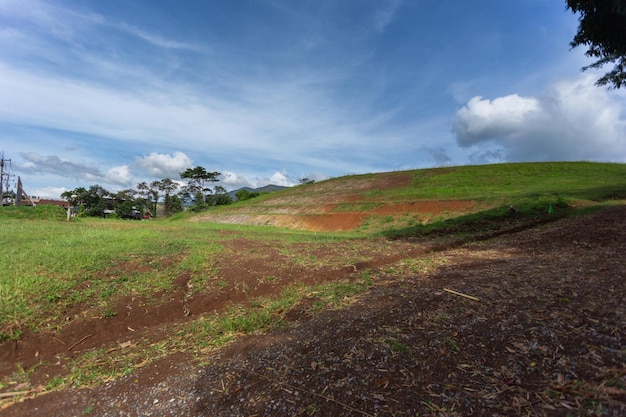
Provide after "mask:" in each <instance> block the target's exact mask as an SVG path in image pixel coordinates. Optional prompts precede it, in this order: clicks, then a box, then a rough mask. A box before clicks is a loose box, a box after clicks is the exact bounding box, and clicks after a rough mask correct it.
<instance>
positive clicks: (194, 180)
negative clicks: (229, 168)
mask: <svg viewBox="0 0 626 417" xmlns="http://www.w3.org/2000/svg"><path fill="white" fill-rule="evenodd" d="M220 175H222V174H221V173H219V172H208V171H207V170H206V169H205V168H203V167H201V166H196V167H194V168H187V169H186V170H184V171H183V172H181V173H180V177H181V178H184V179H186V180H188V182H189V183H188V185H187V190H188V191H189V192H190V193H191V194H193V195H194V196H196V204H198V201H197V199H198V197H200V196H201V199H202V206H203V207H204V206H206V194H207V193H209V192H211V189H210V188H209V187H207V186H206V184H207V183H210V182H218V181H219V176H220Z"/></svg>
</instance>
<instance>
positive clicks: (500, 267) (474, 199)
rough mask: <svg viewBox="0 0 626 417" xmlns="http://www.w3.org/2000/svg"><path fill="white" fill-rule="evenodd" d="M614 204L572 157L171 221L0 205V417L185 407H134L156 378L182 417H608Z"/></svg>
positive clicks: (266, 198) (609, 192)
mask: <svg viewBox="0 0 626 417" xmlns="http://www.w3.org/2000/svg"><path fill="white" fill-rule="evenodd" d="M624 199H626V165H624V164H600V163H585V162H581V163H532V164H530V163H529V164H502V165H487V166H468V167H450V168H439V169H427V170H412V171H402V172H389V173H379V174H367V175H357V176H346V177H341V178H335V179H331V180H328V181H323V182H319V183H314V184H307V185H302V186H298V187H294V188H291V189H287V190H283V191H279V192H276V193H272V194H269V195H263V196H260V197H258V198H255V199H252V200H247V201H244V202H239V203H236V204H233V205H231V206H226V207H220V208H212V209H210V210H208V211H207V212H205V213H201V214H191V213H185V214H184V215H180V216H177V217H175V218H172V219H169V220H166V219H165V218H159V219H156V220H154V221H142V222H130V221H123V220H119V219H102V218H81V219H77V220H76V221H72V222H67V221H65V220H64V219H65V217H64V213H63V210H62V209H59V208H57V207H54V208H52V207H45V206H40V207H18V208H11V207H4V208H2V209H0V236H3V239H1V240H0V265H3V268H2V272H1V273H0V410H2V411H3V415H5V414H6V413H8V414H6V415H8V416H12V415H15V416H23V415H33V416H35V415H42V416H43V415H45V416H48V415H108V414H106V412H107V411H103V413H100V411H99V407H102V406H103V405H104V408H107V410H110V404H116V406H117V405H118V404H119V402H117V399H119V398H126V399H129V400H128V401H129V404H131V405H132V406H133V407H134V406H137V407H138V406H139V405H137V404H133V403H132V401H134V400H133V398H135V397H136V398H138V399H143V398H150V400H149V401H146V402H145V405H146V406H147V407H149V408H150V411H149V412H150V413H152V414H154V413H155V410H156V409H155V407H157V406H161V405H165V404H167V405H171V406H172V407H181V405H180V404H179V403H178V402H171V401H169V400H168V401H166V400H165V398H163V397H159V398H155V397H150V396H146V393H148V392H151V390H152V389H153V388H154V387H155V385H154V384H157V388H158V386H161V383H160V382H159V381H167V387H168V392H181V393H182V394H181V397H180V398H187V399H188V401H190V404H192V403H193V402H194V401H197V399H198V398H200V397H201V398H205V397H206V399H207V401H206V402H205V401H204V400H202V405H203V406H206V405H207V404H209V405H211V406H212V407H213V406H214V407H217V408H216V409H215V410H213V412H210V411H209V410H208V409H207V410H206V411H203V412H202V413H201V414H200V415H231V414H238V415H254V414H259V415H260V414H264V412H263V410H262V409H258V408H255V407H257V405H259V404H262V403H268V404H269V403H272V404H290V405H289V407H292V405H294V404H296V403H301V404H300V405H301V406H302V410H301V412H298V413H292V414H290V415H310V416H313V415H354V414H353V413H352V411H353V410H354V409H356V407H358V409H360V410H364V411H365V412H364V413H362V414H364V415H378V414H377V413H378V411H380V410H382V409H379V408H378V407H379V405H380V402H381V401H382V400H381V398H384V399H387V398H389V399H394V401H389V402H386V403H387V404H388V405H389V407H391V408H389V409H388V410H387V411H389V412H390V413H389V414H395V415H401V414H402V415H416V414H419V415H444V414H445V415H468V414H470V412H471V413H472V414H476V415H509V414H511V410H512V409H510V408H508V409H507V408H506V407H508V406H509V405H510V404H518V405H519V410H517V411H516V413H515V415H522V414H532V415H546V416H548V415H550V416H551V415H565V414H566V413H567V412H568V411H571V410H572V409H574V408H578V409H579V412H578V413H573V414H572V415H609V414H610V415H618V414H619V415H623V410H626V404H625V403H624V398H625V397H624V389H623V388H624V383H623V381H624V380H626V379H625V378H626V375H625V374H624V369H623V367H616V366H615V364H616V363H618V364H622V363H624V352H626V350H625V349H624V340H626V337H625V335H624V332H623V331H621V332H620V329H624V328H626V327H625V326H624V317H626V314H624V307H623V295H624V291H623V287H624V286H623V276H624V266H623V265H624V264H625V263H624V256H623V254H624V253H626V250H625V249H626V248H625V247H624V246H625V243H624V242H626V239H624V230H626V229H625V228H624V223H625V221H626V220H625V219H626V217H625V216H624V213H625V212H626V211H625V210H626V209H625V207H626V206H625V205H624ZM511 206H515V207H516V209H515V210H512V209H510V207H511ZM611 206H613V207H611ZM550 207H552V212H550V210H549V208H550ZM596 209H598V210H599V209H603V210H601V211H597V212H595V213H590V211H591V210H596ZM59 210H61V211H59ZM579 215H580V216H579ZM188 220H191V221H188ZM218 221H219V222H222V223H215V222H218ZM226 223H231V224H226ZM244 225H245V226H244ZM249 225H256V226H249ZM259 225H262V226H259ZM264 225H272V226H280V227H282V228H278V227H265V226H264ZM293 229H301V230H293ZM312 231H316V233H313V232H312ZM318 231H322V232H318ZM338 231H340V232H338ZM494 237H501V238H495V239H491V238H494ZM466 242H471V244H469V245H464V243H466ZM445 289H454V290H455V291H458V292H457V293H456V295H450V294H451V293H449V292H447V291H445ZM459 292H460V294H462V295H463V294H464V295H470V296H471V297H473V298H471V299H470V298H466V297H463V296H459V295H458V294H459ZM494 329H498V331H497V332H494V331H493V330H494ZM245 335H249V336H248V337H246V336H245ZM607 346H608V347H610V349H607ZM581 347H584V349H581ZM285 349H286V350H285ZM371 353H373V354H375V355H377V356H376V357H375V358H374V359H376V358H378V359H376V361H373V359H372V356H371V355H370V354H371ZM209 355H214V356H213V357H214V358H216V359H210V360H209V359H207V358H209V357H210V356H209ZM242 358H243V359H242ZM250 358H251V359H250ZM249 359H250V360H249ZM281 361H287V362H281ZM303 364H304V366H303ZM309 364H310V365H309ZM373 364H375V365H374V367H372V365H373ZM178 365H184V366H185V370H184V372H180V373H177V371H176V369H177V368H176V366H178ZM587 365H589V366H587ZM591 365H593V366H591ZM222 366H223V367H222ZM199 369H203V371H202V373H199V372H198V370H199ZM270 369H275V370H280V369H282V370H288V372H285V373H284V374H283V375H284V378H285V379H284V381H286V383H287V384H290V385H289V387H287V386H286V385H285V386H280V387H277V389H275V390H272V389H271V386H272V385H274V386H275V387H276V385H275V383H274V382H272V381H274V380H276V378H278V374H276V375H274V374H272V375H274V376H271V378H274V379H273V380H268V381H269V382H272V383H265V382H266V381H265V380H263V383H259V379H258V378H259V377H260V375H269V373H268V372H269V370H270ZM572 369H575V370H576V373H575V374H574V372H573V371H571V370H572ZM249 370H252V372H249ZM329 370H331V371H332V372H328V371H329ZM570 371H571V372H570ZM142 372H154V373H151V374H146V373H143V374H142ZM281 372H282V371H281ZM129 374H134V376H132V377H128V378H122V377H123V376H125V375H126V376H128V375H129ZM157 374H158V375H159V378H160V377H161V376H163V377H166V378H168V379H167V380H165V379H163V380H161V379H154V378H153V377H154V376H156V375H157ZM198 375H204V376H203V377H201V378H200V377H198ZM225 375H233V378H232V379H231V378H227V377H224V376H225ZM235 376H236V377H235ZM261 377H262V376H261ZM198 378H200V379H198ZM281 378H283V377H282V376H281ZM459 378H460V379H459ZM350 380H353V381H362V383H358V384H352V385H351V386H350V390H349V391H350V392H352V393H353V394H348V390H347V389H346V386H345V385H343V383H342V384H340V385H337V382H338V381H344V382H346V383H348V382H349V381H350ZM234 381H236V383H237V384H239V383H240V384H241V385H240V386H233V385H230V384H231V383H234ZM104 382H107V384H103V383H104ZM177 382H179V383H180V384H179V385H178V386H179V388H180V390H179V391H171V390H172V389H174V388H175V386H176V384H177ZM181 384H182V385H181ZM212 384H219V385H215V386H213V385H212ZM303 384H304V385H303ZM394 384H395V385H394ZM295 385H298V387H299V388H298V390H299V394H298V395H300V396H301V397H300V398H306V399H307V400H306V401H309V402H302V401H300V400H299V399H298V401H294V399H296V397H295V396H294V395H295V394H294V393H295V391H294V389H293V387H294V386H295ZM112 387H117V388H115V392H112V391H97V390H98V389H102V390H109V389H113V388H112ZM193 387H195V388H193ZM211 387H213V388H211ZM241 387H245V389H241ZM268 387H269V388H268ZM433 387H439V388H437V391H436V392H435V391H432V390H431V388H433ZM74 388H88V389H87V390H74ZM285 388H288V389H285ZM154 389H156V388H154ZM266 389H269V391H263V390H266ZM55 391H57V392H55ZM157 391H158V390H157ZM161 391H162V390H161ZM46 392H49V393H50V394H49V395H48V394H42V393H46ZM132 392H141V393H142V395H139V396H135V395H130V394H129V393H132ZM155 392H156V391H155ZM319 392H323V393H325V394H324V395H325V396H324V397H321V396H320V395H317V394H313V395H312V396H309V395H308V393H319ZM83 393H84V394H83ZM191 393H193V395H191ZM477 393H484V396H482V394H481V396H480V397H477V396H476V395H477ZM557 393H558V394H557ZM55 394H59V395H58V396H55ZM244 394H245V395H249V396H250V397H249V398H251V399H254V401H242V400H241V399H242V398H243V397H241V395H244ZM287 394H288V397H286V399H285V398H283V397H282V396H283V395H287ZM29 395H37V397H36V398H34V399H32V400H28V401H22V400H23V399H24V397H27V396H29ZM83 395H84V398H83V397H81V396H83ZM168 395H169V394H168ZM76 396H79V397H81V398H77V397H76ZM99 396H100V397H101V398H102V400H98V401H95V402H94V398H96V397H99ZM342 396H343V397H342ZM346 396H347V397H346ZM59 398H62V399H63V400H62V401H59V402H57V401H58V399H59ZM259 398H266V399H267V401H256V399H259ZM334 398H337V399H339V401H340V402H336V401H335V402H333V401H334V400H333V399H334ZM446 398H450V399H452V400H450V401H454V402H448V400H447V399H446ZM481 398H491V399H494V401H491V400H490V401H484V400H483V399H481ZM534 398H539V399H540V400H541V401H535V400H534ZM422 399H429V400H428V401H422ZM456 399H460V400H459V401H458V402H457V400H456ZM156 400H158V401H156ZM317 400H319V401H317ZM330 400H333V401H330ZM329 401H330V402H329ZM355 401H356V402H355ZM343 404H353V406H351V407H352V408H351V409H350V410H347V409H345V407H344V406H343ZM542 404H543V405H542ZM192 406H193V407H195V406H196V404H192ZM540 406H541V407H543V408H542V411H541V412H536V408H537V407H540ZM51 407H58V408H57V409H58V410H62V411H61V412H56V413H55V412H51V411H50V410H52V409H53V408H51ZM233 407H234V408H233ZM238 407H243V408H242V409H241V412H237V413H234V412H233V410H236V409H238ZM246 407H249V409H245V410H244V408H246ZM333 407H335V408H333ZM463 407H465V408H463ZM394 408H395V409H396V411H397V412H394ZM452 409H454V410H459V411H458V412H456V411H455V412H454V413H452V412H449V413H448V412H447V411H450V410H452ZM35 410H41V413H40V414H38V411H35ZM194 410H195V409H194ZM226 410H228V411H226ZM281 410H282V409H281ZM284 410H287V408H285V409H284ZM316 410H317V411H319V412H317V411H316ZM376 410H378V411H376ZM442 410H443V411H442ZM446 410H447V411H446ZM553 410H558V414H555V412H554V411H553ZM605 410H612V411H611V413H612V414H611V413H609V412H607V413H602V411H605ZM196 411H197V410H196ZM522 411H524V412H522ZM444 412H445V413H444ZM156 413H157V414H160V415H198V414H197V413H196V414H194V413H193V411H191V412H185V411H184V410H183V409H177V410H176V412H175V413H166V412H159V411H158V410H157V411H156ZM129 414H132V415H137V414H144V413H142V412H138V411H137V410H134V411H133V412H129ZM288 414H289V412H287V411H284V412H281V415H288Z"/></svg>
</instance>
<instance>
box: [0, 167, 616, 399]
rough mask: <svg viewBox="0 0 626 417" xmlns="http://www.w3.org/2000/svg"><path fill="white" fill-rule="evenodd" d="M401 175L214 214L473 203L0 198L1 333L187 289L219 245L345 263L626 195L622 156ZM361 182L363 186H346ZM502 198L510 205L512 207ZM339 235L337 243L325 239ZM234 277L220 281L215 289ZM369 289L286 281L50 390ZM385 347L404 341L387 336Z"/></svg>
mask: <svg viewBox="0 0 626 417" xmlns="http://www.w3.org/2000/svg"><path fill="white" fill-rule="evenodd" d="M397 174H398V175H402V176H403V177H404V178H406V177H407V175H408V177H409V178H410V181H409V184H405V185H403V186H401V187H397V188H392V187H387V188H378V189H375V190H371V189H367V187H366V186H363V184H365V185H368V184H373V183H375V182H376V181H377V179H378V178H379V177H378V176H377V175H376V174H368V175H362V176H352V177H343V178H338V179H333V180H329V181H323V182H320V183H315V184H308V185H303V186H299V187H294V188H293V189H290V190H284V191H281V192H277V193H272V194H268V195H264V196H262V197H259V198H256V199H252V200H247V201H244V202H240V203H237V204H235V205H233V206H232V207H222V208H219V211H220V212H223V213H227V212H228V210H241V209H242V208H243V209H246V208H247V209H248V210H251V211H254V210H258V211H263V210H265V211H266V210H267V207H268V206H269V207H277V208H281V207H282V208H283V209H284V208H287V207H290V206H303V205H306V204H307V201H309V202H310V201H312V199H313V200H314V201H315V202H316V203H319V204H324V202H325V199H335V200H334V201H336V198H337V196H347V195H349V196H350V199H347V200H346V201H345V202H343V203H341V204H340V205H339V206H338V210H339V211H352V210H365V209H369V210H371V209H375V208H378V207H379V206H380V205H381V204H383V203H384V202H410V201H417V200H428V199H440V200H446V199H447V200H463V199H466V200H473V201H478V202H480V204H478V205H477V206H476V210H475V212H473V213H461V214H459V213H446V214H442V215H440V216H439V217H437V218H431V219H429V221H428V222H421V221H419V219H418V218H416V217H415V216H413V215H411V216H407V215H404V216H400V218H398V217H391V216H380V217H379V218H371V219H368V224H369V227H363V228H362V229H361V230H357V231H353V232H344V233H311V232H304V231H293V230H287V229H279V228H274V227H261V226H244V225H226V224H214V223H202V222H199V223H194V222H190V221H188V220H189V219H190V218H191V217H193V216H195V214H180V215H177V216H175V217H174V218H170V219H158V220H154V221H149V222H132V221H123V220H113V219H106V220H105V219H90V218H81V219H77V220H74V221H72V222H66V221H65V212H64V210H63V209H60V208H58V207H45V206H41V207H17V208H15V207H1V208H0V235H1V236H2V239H1V240H0V265H2V266H3V267H2V269H1V270H0V341H1V340H3V339H9V338H12V339H17V338H19V337H20V334H21V331H22V330H24V329H26V328H29V329H32V330H34V331H40V330H44V329H52V330H54V329H55V328H58V327H59V326H62V325H63V323H64V320H63V317H61V315H62V314H63V312H64V311H67V310H68V309H70V308H71V307H72V306H75V305H80V306H81V307H83V308H84V309H86V311H88V313H89V314H91V315H93V316H98V317H113V316H114V315H115V314H118V313H119V312H117V311H115V308H114V307H115V301H116V300H118V299H119V298H121V297H124V296H128V295H129V294H140V295H144V296H146V297H147V298H148V299H149V298H150V297H151V296H152V295H153V294H155V293H158V292H160V291H167V290H168V289H170V288H171V287H172V285H173V283H174V282H175V280H176V278H177V277H180V276H184V277H185V278H189V279H190V282H191V283H192V284H193V289H194V290H200V289H202V288H206V287H207V286H208V285H209V283H212V284H210V285H214V283H215V282H216V281H215V279H216V278H217V277H219V271H218V265H219V261H220V259H221V257H222V256H229V255H231V254H228V253H226V251H227V249H226V248H225V243H226V242H227V241H230V240H232V239H242V238H243V239H247V240H259V241H268V242H270V243H271V245H272V246H273V247H275V248H277V249H278V250H279V253H280V254H281V255H282V256H284V257H285V259H286V260H287V261H288V262H290V263H291V264H292V265H294V266H301V267H303V268H310V269H315V268H319V267H328V266H332V267H339V268H340V267H343V266H346V265H354V264H356V263H358V262H363V261H368V259H361V257H362V255H361V254H360V253H359V251H358V250H357V249H350V248H356V247H357V246H358V245H368V244H374V243H372V242H373V241H374V240H373V239H371V238H372V237H380V236H384V237H393V238H396V237H403V236H424V237H429V238H430V237H433V236H434V237H438V236H441V235H454V236H472V235H476V234H479V233H489V232H490V231H492V230H498V229H500V228H501V227H503V225H504V226H506V225H515V224H516V222H518V221H520V220H521V221H527V220H534V219H548V220H549V219H550V218H558V217H561V216H569V215H573V214H576V213H578V212H580V210H581V209H578V208H577V207H578V205H579V203H581V202H586V203H588V202H593V203H594V206H593V207H598V206H601V205H608V204H611V202H612V201H613V200H620V199H626V165H624V164H597V163H586V162H577V163H542V164H502V165H489V166H470V167H454V168H440V169H429V170H415V171H406V172H401V173H397ZM388 175H395V174H394V173H392V174H388ZM357 183H358V184H360V185H359V187H354V188H352V187H351V184H357ZM348 200H350V201H348ZM281 202H282V203H281ZM597 203H600V204H597ZM281 204H282V205H281ZM510 205H515V206H516V207H517V209H518V212H516V213H512V212H511V211H509V210H508V207H509V206H510ZM550 206H553V208H554V211H555V212H554V213H552V214H550V213H548V208H549V207H550ZM587 206H588V204H586V205H585V207H587ZM584 210H589V208H585V209H584ZM339 242H340V243H342V245H334V243H339ZM377 244H378V245H380V243H377ZM302 246H304V247H306V248H307V250H304V251H303V250H302V249H301V247H302ZM316 248H324V249H325V252H326V257H321V256H316V255H315V252H314V249H316ZM311 249H313V251H311ZM335 249H336V253H335V252H334V250H335ZM253 255H254V254H253ZM436 266H437V265H435V264H433V265H429V264H428V265H427V264H423V262H422V261H420V260H418V259H414V260H405V261H403V262H400V263H398V264H397V265H396V266H394V268H396V269H398V270H400V269H404V270H407V271H422V270H427V269H428V268H434V267H436ZM278 276H279V275H278V274H276V275H273V274H271V273H268V274H267V275H266V277H265V281H266V282H268V283H275V284H276V285H278V284H279V281H280V280H279V279H278V278H277V277H278ZM230 284H231V283H229V282H226V281H223V280H222V281H217V285H218V286H220V287H226V286H228V285H230ZM372 284H373V282H372V278H371V277H370V276H369V274H368V273H367V272H362V273H361V276H360V277H359V278H358V279H356V280H355V281H347V280H340V281H335V282H326V283H323V284H319V285H316V286H313V287H304V286H294V287H290V288H287V289H286V290H285V291H284V293H283V294H281V295H280V296H279V297H275V298H273V299H259V300H253V301H252V302H251V306H249V307H243V306H241V305H235V306H233V308H232V309H231V310H228V311H225V312H221V313H219V314H210V315H205V316H202V317H200V318H197V319H194V320H190V321H189V322H188V323H186V324H185V325H183V326H182V327H180V329H178V331H177V332H174V336H172V337H170V338H168V339H166V340H162V341H159V342H156V343H153V344H152V345H149V346H139V347H137V348H133V349H130V348H129V349H120V350H119V351H116V352H115V353H114V354H107V352H104V351H99V350H96V351H91V352H89V354H88V355H81V356H79V357H78V358H76V359H75V360H74V362H73V363H72V364H71V368H72V371H71V375H70V376H69V377H68V378H65V379H62V380H58V379H57V380H51V381H50V382H49V384H50V389H52V388H56V387H61V386H67V385H68V384H69V385H73V386H84V385H89V384H91V383H93V382H94V381H102V380H105V379H107V378H112V377H115V376H118V375H120V374H123V373H128V372H130V371H132V370H133V369H135V368H136V367H137V366H139V365H140V364H142V363H143V362H144V361H145V360H146V358H159V357H163V356H165V355H167V354H169V353H170V352H171V351H174V350H190V351H194V352H204V351H206V350H209V349H213V348H215V347H219V346H221V345H223V344H224V343H228V342H229V341H230V340H233V339H234V338H235V337H237V335H238V334H241V333H254V332H262V331H265V330H267V329H270V328H273V327H276V326H281V325H283V315H284V313H285V312H287V311H289V309H290V308H292V307H293V306H294V305H295V304H296V303H297V302H298V300H301V299H304V298H307V299H313V300H314V302H313V304H312V306H311V309H312V311H316V310H318V309H324V308H339V307H341V306H343V305H344V304H345V303H346V302H350V301H351V300H352V299H353V297H354V296H356V295H358V294H359V293H361V292H363V291H366V290H367V288H369V286H371V285H372ZM390 340H391V339H390ZM387 344H389V345H390V346H391V348H393V349H395V350H401V347H400V345H395V343H394V341H393V340H391V341H387Z"/></svg>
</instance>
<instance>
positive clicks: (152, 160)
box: [135, 152, 193, 178]
mask: <svg viewBox="0 0 626 417" xmlns="http://www.w3.org/2000/svg"><path fill="white" fill-rule="evenodd" d="M135 164H136V165H137V166H138V167H139V168H140V169H142V170H144V171H146V172H148V173H149V174H150V175H152V176H153V177H157V178H178V177H179V176H180V173H181V172H182V171H184V170H186V169H187V168H190V167H191V166H192V165H193V160H192V159H191V158H190V157H188V156H187V155H186V154H185V153H184V152H174V154H172V155H168V154H161V153H156V152H151V153H150V154H149V155H148V156H144V157H143V158H136V159H135Z"/></svg>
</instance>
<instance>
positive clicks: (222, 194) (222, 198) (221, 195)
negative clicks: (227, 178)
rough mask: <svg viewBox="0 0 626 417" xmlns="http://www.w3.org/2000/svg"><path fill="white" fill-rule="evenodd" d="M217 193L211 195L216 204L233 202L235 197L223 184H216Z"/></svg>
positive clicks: (213, 202)
mask: <svg viewBox="0 0 626 417" xmlns="http://www.w3.org/2000/svg"><path fill="white" fill-rule="evenodd" d="M214 191H215V194H214V195H213V196H211V202H212V204H213V205H214V206H226V205H228V204H231V203H232V202H233V199H232V198H231V196H230V195H229V194H228V191H226V188H224V187H222V186H221V185H216V186H215V190H214Z"/></svg>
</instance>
